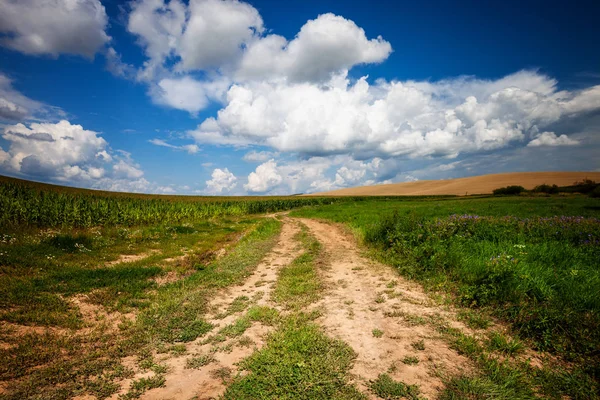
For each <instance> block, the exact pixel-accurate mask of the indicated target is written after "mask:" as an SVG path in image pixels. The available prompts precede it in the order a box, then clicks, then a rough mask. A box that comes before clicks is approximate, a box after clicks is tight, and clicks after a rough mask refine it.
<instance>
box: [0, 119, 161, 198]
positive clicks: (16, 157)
mask: <svg viewBox="0 0 600 400" xmlns="http://www.w3.org/2000/svg"><path fill="white" fill-rule="evenodd" d="M2 138H3V139H4V140H5V141H6V142H8V149H0V171H2V173H6V174H9V175H16V176H23V177H26V178H34V179H42V180H46V181H53V182H59V183H66V184H69V185H78V186H87V187H92V188H96V189H105V190H116V191H133V192H147V191H156V186H155V185H152V184H151V183H150V182H148V181H147V180H146V179H145V178H144V177H143V175H144V172H143V171H142V169H141V167H140V166H139V165H138V164H137V163H135V162H134V161H133V159H132V157H131V154H129V153H127V152H124V151H119V150H117V151H114V152H113V151H111V149H110V146H109V144H108V142H107V141H106V140H105V139H104V138H102V137H101V136H100V135H99V134H98V133H97V132H94V131H91V130H86V129H84V128H83V127H82V126H81V125H76V124H71V123H70V122H69V121H66V120H62V121H60V122H58V123H49V122H44V123H31V124H29V126H28V125H25V124H22V123H18V124H15V125H9V126H6V127H4V129H3V133H2Z"/></svg>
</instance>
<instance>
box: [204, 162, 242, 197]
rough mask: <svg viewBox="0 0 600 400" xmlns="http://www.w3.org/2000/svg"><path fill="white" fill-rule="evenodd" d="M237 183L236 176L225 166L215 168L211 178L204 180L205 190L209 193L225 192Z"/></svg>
mask: <svg viewBox="0 0 600 400" xmlns="http://www.w3.org/2000/svg"><path fill="white" fill-rule="evenodd" d="M236 185H237V178H236V176H235V175H234V174H232V173H231V172H229V170H228V169H227V168H225V169H219V168H215V169H214V170H213V172H212V179H210V180H208V181H206V191H207V192H208V193H210V194H227V193H228V192H229V191H231V190H232V189H233V188H234V187H235V186H236Z"/></svg>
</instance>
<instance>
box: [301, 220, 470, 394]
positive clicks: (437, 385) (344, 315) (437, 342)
mask: <svg viewBox="0 0 600 400" xmlns="http://www.w3.org/2000/svg"><path fill="white" fill-rule="evenodd" d="M301 222H302V223H303V224H305V225H306V226H307V227H308V228H309V230H310V232H311V233H312V234H313V235H314V236H315V237H316V238H317V240H319V242H321V243H322V244H323V246H324V248H325V252H326V258H327V259H326V262H325V264H326V266H325V267H324V268H323V270H322V276H323V281H324V283H325V285H326V291H325V293H324V294H323V299H322V300H321V301H320V302H319V304H318V305H317V308H319V309H321V310H323V316H322V317H321V318H319V320H318V321H319V322H320V323H321V324H322V325H323V327H324V328H325V331H326V332H327V333H328V334H329V335H330V336H332V337H336V338H339V339H341V340H343V341H345V342H346V343H348V344H349V345H350V346H351V347H352V348H353V349H354V351H355V352H356V353H357V354H358V357H357V359H356V362H355V365H354V368H353V369H352V373H353V374H354V376H355V380H356V383H357V384H358V385H359V388H360V389H361V391H363V392H364V393H367V394H368V390H367V387H366V384H367V383H368V381H369V380H373V379H376V378H377V376H378V375H379V374H381V373H386V372H388V373H389V374H390V376H392V377H393V378H394V379H396V380H400V381H403V382H405V383H407V384H418V385H419V386H420V388H421V392H422V394H423V395H425V396H426V397H428V398H430V399H432V398H435V397H436V395H437V394H438V392H439V390H440V389H441V388H442V380H441V379H440V377H439V374H440V373H441V374H451V375H454V374H458V373H460V372H461V370H463V369H464V370H467V369H470V367H469V365H470V362H469V361H468V359H467V358H465V357H463V356H460V355H458V354H457V353H456V352H455V351H454V350H452V349H450V348H449V347H448V345H447V344H446V343H445V342H444V341H443V340H442V339H441V338H440V335H439V334H438V333H436V332H435V330H434V328H433V327H432V326H431V325H428V324H422V325H415V324H413V323H410V322H406V321H405V319H404V318H403V317H401V315H407V314H410V315H417V316H420V317H423V316H428V315H429V316H434V315H435V316H437V317H438V318H443V319H444V320H446V321H447V322H448V323H450V325H452V326H455V327H459V328H462V329H465V328H464V326H462V324H460V323H459V322H457V321H455V320H454V318H453V314H452V313H450V312H448V311H446V310H444V309H443V308H442V307H440V306H437V305H435V304H433V303H432V302H431V300H430V299H429V297H428V296H427V295H426V294H425V293H423V291H422V289H421V288H420V287H419V286H418V285H416V284H413V283H411V282H408V281H406V280H404V279H402V278H401V277H400V276H399V275H398V274H397V273H396V272H395V271H393V270H392V269H391V268H390V267H387V266H384V265H381V264H378V263H375V262H373V261H370V260H368V259H366V258H364V257H362V256H361V255H360V254H359V251H358V250H357V248H356V245H355V243H354V240H353V239H352V238H350V237H348V236H347V235H345V234H344V233H343V232H342V231H341V230H340V228H338V227H337V226H335V225H331V224H327V223H324V222H319V221H315V220H310V219H302V220H301ZM386 314H387V315H388V316H386ZM374 329H378V330H380V331H382V332H383V336H381V337H379V338H378V337H375V336H374V334H373V330H374ZM420 340H423V343H424V346H425V349H424V350H416V349H415V348H414V347H413V345H412V344H413V343H415V342H417V341H420ZM406 356H415V357H418V358H419V363H418V364H416V365H406V364H404V363H403V362H402V361H401V360H402V359H403V358H404V357H406ZM369 396H370V398H373V399H375V398H377V397H375V396H373V395H371V394H369Z"/></svg>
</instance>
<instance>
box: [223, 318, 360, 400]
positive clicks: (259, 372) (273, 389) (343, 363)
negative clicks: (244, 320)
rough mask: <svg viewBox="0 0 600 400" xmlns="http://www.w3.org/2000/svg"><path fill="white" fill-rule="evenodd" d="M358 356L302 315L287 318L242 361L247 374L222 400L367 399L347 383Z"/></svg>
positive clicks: (229, 389) (230, 388) (241, 365)
mask: <svg viewBox="0 0 600 400" xmlns="http://www.w3.org/2000/svg"><path fill="white" fill-rule="evenodd" d="M355 357H356V354H355V353H354V352H353V351H352V349H351V348H350V347H349V346H348V345H346V344H345V343H343V342H341V341H339V340H335V339H331V338H329V337H327V336H326V335H325V334H324V333H323V332H322V331H321V329H320V328H319V327H318V326H316V325H315V324H314V323H312V322H310V321H307V320H306V318H303V317H301V316H300V317H298V316H296V317H289V318H286V319H285V320H284V321H282V323H281V326H280V328H279V329H278V330H277V331H276V332H275V333H274V334H272V335H271V336H270V337H269V339H268V341H267V343H266V345H265V347H263V348H262V349H261V350H259V351H257V352H255V353H254V354H252V355H251V356H250V357H249V358H247V359H245V360H243V361H242V362H241V363H240V368H242V369H244V370H247V371H249V374H248V375H246V376H244V377H238V378H237V379H236V380H234V382H233V383H232V384H231V385H230V386H229V387H228V388H227V391H226V392H225V394H224V396H223V398H224V399H235V400H241V399H266V398H268V399H297V400H300V399H307V400H308V399H323V400H325V399H347V400H349V399H364V396H363V395H361V394H360V393H359V392H358V391H357V390H356V389H355V388H354V387H353V386H351V385H350V384H349V383H348V378H347V373H348V371H349V370H350V368H351V367H352V362H353V360H354V358H355Z"/></svg>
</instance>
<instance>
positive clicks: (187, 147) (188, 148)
mask: <svg viewBox="0 0 600 400" xmlns="http://www.w3.org/2000/svg"><path fill="white" fill-rule="evenodd" d="M148 142H150V143H152V144H153V145H155V146H161V147H168V148H170V149H175V150H184V151H186V152H188V153H189V154H196V153H197V152H199V151H200V147H198V145H195V144H184V145H181V146H175V145H174V144H170V143H167V142H165V141H164V140H161V139H150V140H148Z"/></svg>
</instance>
